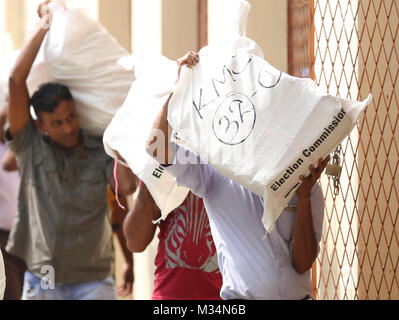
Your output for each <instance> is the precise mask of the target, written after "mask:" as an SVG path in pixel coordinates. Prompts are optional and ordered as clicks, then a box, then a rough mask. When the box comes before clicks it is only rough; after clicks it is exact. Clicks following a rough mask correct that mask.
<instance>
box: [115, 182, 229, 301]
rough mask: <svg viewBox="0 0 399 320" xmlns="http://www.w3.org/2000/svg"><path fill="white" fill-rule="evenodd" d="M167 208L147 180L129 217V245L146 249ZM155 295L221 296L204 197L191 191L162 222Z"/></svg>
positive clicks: (126, 225) (175, 297)
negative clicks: (157, 200)
mask: <svg viewBox="0 0 399 320" xmlns="http://www.w3.org/2000/svg"><path fill="white" fill-rule="evenodd" d="M160 217H161V212H160V210H159V208H158V206H157V205H156V203H155V201H154V199H153V198H152V196H151V194H150V192H149V191H148V189H147V187H146V186H145V184H144V183H141V184H140V187H139V192H138V195H137V197H136V199H135V201H134V204H133V208H132V210H131V212H130V213H129V214H128V215H127V217H126V218H125V221H124V227H123V229H124V233H125V238H126V241H127V247H128V248H129V249H130V250H131V251H133V252H143V251H144V250H145V249H146V248H147V246H148V245H149V244H150V242H151V241H152V239H153V237H154V234H155V231H156V227H157V226H156V225H155V224H154V223H153V221H156V220H158V219H159V218H160ZM158 237H159V245H158V253H157V256H156V258H155V265H156V270H155V280H154V291H153V295H152V298H153V300H218V299H221V298H220V295H219V293H220V288H221V286H222V277H221V274H220V272H219V267H218V264H217V258H216V249H215V245H214V244H213V239H212V235H211V230H210V226H209V221H208V217H207V214H206V211H205V207H204V205H203V201H202V199H201V198H199V197H197V196H195V195H194V194H193V193H191V192H190V193H189V194H188V196H187V198H186V199H185V200H184V202H183V203H182V204H181V205H180V206H179V207H178V208H176V209H175V210H174V211H172V212H171V213H170V214H169V215H168V217H167V218H166V220H165V221H162V222H161V223H159V236H158Z"/></svg>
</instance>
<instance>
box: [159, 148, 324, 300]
mask: <svg viewBox="0 0 399 320" xmlns="http://www.w3.org/2000/svg"><path fill="white" fill-rule="evenodd" d="M185 154H187V152H186V150H185V149H184V148H182V147H179V146H178V148H177V152H176V157H175V161H174V165H172V166H170V167H168V168H167V170H168V171H169V172H170V173H171V174H173V176H175V177H176V181H177V182H178V183H179V184H180V185H183V186H185V187H188V188H190V189H191V191H192V192H193V193H194V194H196V195H197V196H199V197H202V198H203V200H204V205H205V208H206V211H207V213H208V217H209V223H210V227H211V231H212V238H213V241H214V243H215V247H216V251H217V255H218V264H219V269H220V272H221V274H222V276H223V287H222V289H221V293H220V296H221V297H222V298H223V299H249V300H253V299H264V300H269V299H283V300H287V299H304V298H305V297H306V296H308V295H311V294H312V286H311V281H310V271H307V272H305V273H303V274H300V273H298V272H297V271H296V270H295V268H294V265H293V263H292V239H293V234H294V229H295V222H296V213H294V212H290V211H284V212H283V213H282V214H281V216H280V217H279V219H278V220H277V223H276V228H274V229H273V231H272V232H271V233H270V234H268V235H267V236H266V237H264V235H265V228H264V227H263V225H262V214H263V203H262V199H261V197H259V196H257V195H255V194H253V193H252V192H250V191H249V190H247V189H246V188H244V187H243V186H241V185H240V184H238V183H236V182H234V181H232V180H230V179H228V178H226V177H225V176H223V175H222V174H220V173H219V172H218V171H217V170H215V169H214V168H213V167H212V166H210V165H209V164H202V163H203V161H201V159H199V158H198V157H197V156H196V155H194V154H192V153H188V157H189V159H190V161H189V163H188V164H181V163H180V159H181V157H182V156H183V155H185ZM297 203H298V198H297V196H296V194H294V196H293V197H292V198H291V199H290V202H289V204H290V205H291V206H296V205H297ZM311 208H312V221H313V229H314V233H315V239H316V242H317V245H318V249H319V243H320V239H321V234H322V226H323V216H324V207H323V194H322V190H321V188H320V186H319V185H318V184H316V185H315V186H314V187H313V189H312V193H311Z"/></svg>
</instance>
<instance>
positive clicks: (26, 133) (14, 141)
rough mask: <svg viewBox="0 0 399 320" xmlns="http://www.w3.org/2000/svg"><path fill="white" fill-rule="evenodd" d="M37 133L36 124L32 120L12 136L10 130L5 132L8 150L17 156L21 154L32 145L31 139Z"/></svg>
mask: <svg viewBox="0 0 399 320" xmlns="http://www.w3.org/2000/svg"><path fill="white" fill-rule="evenodd" d="M38 135H39V132H38V130H37V128H36V125H35V124H34V123H33V121H32V120H31V121H29V122H28V123H27V124H26V125H25V126H24V127H23V128H22V129H21V130H20V131H18V132H17V134H16V135H15V136H14V137H12V136H11V133H10V130H9V129H8V130H7V131H6V133H5V138H6V140H7V143H8V146H9V148H10V150H11V151H12V152H13V153H14V154H15V155H17V156H19V155H21V154H23V153H24V152H26V151H27V150H29V149H30V146H32V141H33V139H34V138H35V137H37V136H38Z"/></svg>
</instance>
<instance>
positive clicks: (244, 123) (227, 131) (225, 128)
mask: <svg viewBox="0 0 399 320" xmlns="http://www.w3.org/2000/svg"><path fill="white" fill-rule="evenodd" d="M255 122H256V111H255V106H254V104H253V103H252V101H251V99H250V98H248V97H247V96H246V95H244V94H242V93H237V92H232V93H230V94H228V95H227V96H226V99H225V100H224V101H223V102H222V103H221V104H220V106H219V107H218V109H217V110H216V113H215V116H214V119H213V124H212V129H213V132H214V134H215V136H216V138H217V139H218V140H219V141H220V142H222V143H224V144H227V145H232V146H233V145H238V144H241V143H243V142H244V141H245V140H247V139H248V137H249V136H250V135H251V133H252V132H253V129H254V127H255Z"/></svg>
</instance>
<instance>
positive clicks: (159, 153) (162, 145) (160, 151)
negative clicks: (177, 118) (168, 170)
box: [147, 94, 172, 165]
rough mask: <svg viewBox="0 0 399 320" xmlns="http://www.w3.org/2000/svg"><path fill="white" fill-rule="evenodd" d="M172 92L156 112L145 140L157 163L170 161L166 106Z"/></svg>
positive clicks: (148, 150) (165, 163) (164, 163)
mask: <svg viewBox="0 0 399 320" xmlns="http://www.w3.org/2000/svg"><path fill="white" fill-rule="evenodd" d="M171 98H172V94H170V95H169V97H168V99H167V101H166V103H165V105H164V106H163V108H162V109H161V110H160V112H159V113H158V115H157V117H156V119H155V121H154V124H153V127H152V130H151V133H150V136H149V137H148V140H147V152H148V153H149V154H150V155H151V156H152V157H153V158H154V159H155V160H157V161H158V162H159V163H161V164H163V165H167V164H169V163H170V158H171V157H170V156H169V153H170V152H171V146H170V132H171V130H170V126H169V123H168V107H169V101H170V99H171Z"/></svg>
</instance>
